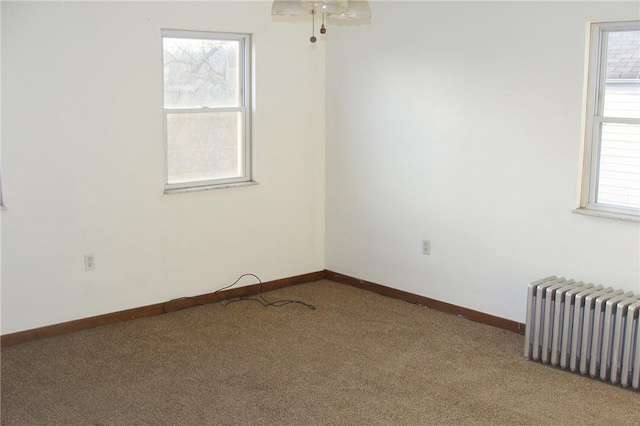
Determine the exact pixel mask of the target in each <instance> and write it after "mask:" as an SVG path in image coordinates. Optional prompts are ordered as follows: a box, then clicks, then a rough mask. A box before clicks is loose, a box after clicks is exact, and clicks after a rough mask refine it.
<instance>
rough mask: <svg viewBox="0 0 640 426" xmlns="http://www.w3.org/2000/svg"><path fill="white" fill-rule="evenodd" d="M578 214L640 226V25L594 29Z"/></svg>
mask: <svg viewBox="0 0 640 426" xmlns="http://www.w3.org/2000/svg"><path fill="white" fill-rule="evenodd" d="M588 71H589V76H588V83H587V84H588V86H587V111H586V120H585V123H586V129H585V152H584V163H583V177H582V193H581V197H580V208H579V209H576V212H577V213H584V214H591V215H596V216H604V217H611V218H616V219H625V220H632V221H640V21H633V22H616V23H597V24H592V25H591V38H590V47H589V68H588Z"/></svg>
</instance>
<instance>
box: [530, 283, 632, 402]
mask: <svg viewBox="0 0 640 426" xmlns="http://www.w3.org/2000/svg"><path fill="white" fill-rule="evenodd" d="M639 313H640V295H634V294H633V293H632V292H624V291H622V290H614V289H613V288H611V287H607V288H604V287H603V286H601V285H593V284H585V283H583V282H576V281H574V280H567V279H565V278H556V277H555V276H552V277H548V278H544V279H542V280H538V281H535V282H533V283H531V284H529V290H528V297H527V324H526V328H525V342H524V355H525V356H526V357H527V358H530V359H533V360H535V361H540V362H543V363H549V364H551V365H553V366H557V367H560V368H563V369H570V370H571V371H573V372H578V373H581V374H583V375H589V376H591V377H599V378H600V379H602V380H607V381H610V382H611V383H615V384H620V385H622V386H624V387H632V388H633V389H636V390H637V389H638V388H639V387H640V327H638V316H639Z"/></svg>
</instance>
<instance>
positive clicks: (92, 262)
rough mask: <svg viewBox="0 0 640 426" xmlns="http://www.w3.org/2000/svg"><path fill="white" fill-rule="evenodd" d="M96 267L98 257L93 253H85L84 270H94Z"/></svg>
mask: <svg viewBox="0 0 640 426" xmlns="http://www.w3.org/2000/svg"><path fill="white" fill-rule="evenodd" d="M94 269H96V257H95V256H94V255H93V254H85V255H84V270H85V271H93V270H94Z"/></svg>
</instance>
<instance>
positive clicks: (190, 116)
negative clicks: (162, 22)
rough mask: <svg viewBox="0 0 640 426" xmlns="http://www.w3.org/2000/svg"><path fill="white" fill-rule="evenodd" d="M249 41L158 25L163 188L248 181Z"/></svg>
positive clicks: (247, 37) (249, 176) (247, 36)
mask: <svg viewBox="0 0 640 426" xmlns="http://www.w3.org/2000/svg"><path fill="white" fill-rule="evenodd" d="M249 42H250V37H249V35H242V34H221V33H208V32H188V31H163V33H162V47H163V76H164V85H163V87H164V135H165V149H166V176H165V177H166V181H165V191H167V190H175V189H180V188H194V187H207V188H208V187H213V186H216V185H228V184H233V183H240V182H247V181H251V178H252V177H251V149H250V124H249V123H250V95H249V88H250V79H249V70H250V66H249V51H250V47H249Z"/></svg>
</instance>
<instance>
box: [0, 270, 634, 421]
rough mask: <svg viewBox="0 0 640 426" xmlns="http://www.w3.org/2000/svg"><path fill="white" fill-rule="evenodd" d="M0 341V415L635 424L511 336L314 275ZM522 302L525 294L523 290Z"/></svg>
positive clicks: (609, 394) (621, 402) (596, 384)
mask: <svg viewBox="0 0 640 426" xmlns="http://www.w3.org/2000/svg"><path fill="white" fill-rule="evenodd" d="M266 297H267V298H268V299H269V300H276V299H299V300H303V301H305V302H307V303H310V304H312V305H314V306H316V307H317V309H316V310H310V309H308V308H306V307H304V306H301V305H296V304H290V305H286V306H283V307H280V308H275V307H268V308H265V307H263V306H262V305H260V304H258V303H255V302H249V301H245V302H238V303H232V304H229V305H228V306H224V305H222V304H220V303H218V304H215V305H206V306H201V307H196V308H191V309H187V310H183V311H178V312H173V313H170V314H166V315H161V316H156V317H151V318H145V319H139V320H134V321H129V322H125V323H119V324H114V325H110V326H104V327H99V328H95V329H91V330H86V331H82V332H78V333H73V334H69V335H65V336H59V337H54V338H49V339H43V340H39V341H34V342H30V343H25V344H21V345H16V346H12V347H8V348H3V349H2V370H1V372H2V375H1V381H2V394H1V399H2V404H1V405H2V418H1V420H2V425H3V426H8V425H326V424H333V425H343V424H344V425H396V424H397V425H494V424H495V425H587V424H593V425H596V424H599V425H601V424H608V425H639V424H640V394H639V393H638V392H634V391H630V390H627V389H623V388H620V387H616V386H613V385H610V384H607V383H603V382H600V381H598V380H593V379H590V378H586V377H583V376H580V375H575V374H572V373H568V372H565V371H561V370H558V369H555V368H553V367H549V366H545V365H542V364H538V363H535V362H531V361H528V360H526V359H524V357H523V356H522V346H523V337H522V336H520V335H516V334H513V333H511V332H508V331H504V330H500V329H497V328H493V327H490V326H486V325H483V324H479V323H474V322H471V321H468V320H465V319H463V318H459V317H456V316H453V315H449V314H445V313H441V312H437V311H433V310H429V309H426V308H424V307H421V306H417V305H414V304H410V303H407V302H403V301H399V300H394V299H389V298H386V297H383V296H379V295H377V294H373V293H370V292H367V291H364V290H360V289H356V288H352V287H349V286H345V285H341V284H337V283H333V282H330V281H319V282H315V283H309V284H303V285H299V286H294V287H289V288H285V289H281V290H277V291H274V292H271V293H267V294H266ZM523 303H524V301H523Z"/></svg>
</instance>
